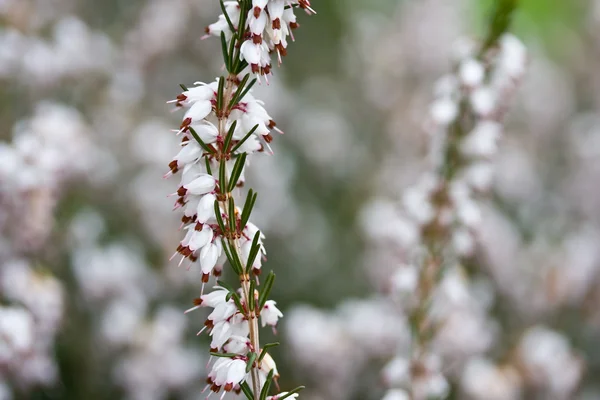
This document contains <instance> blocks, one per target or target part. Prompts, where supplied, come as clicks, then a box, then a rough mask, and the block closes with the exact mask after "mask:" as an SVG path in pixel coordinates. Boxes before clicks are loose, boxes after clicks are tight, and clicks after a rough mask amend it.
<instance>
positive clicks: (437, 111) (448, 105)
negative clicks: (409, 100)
mask: <svg viewBox="0 0 600 400" xmlns="http://www.w3.org/2000/svg"><path fill="white" fill-rule="evenodd" d="M429 113H430V115H431V118H433V121H434V122H435V123H436V124H439V125H449V124H450V123H451V122H452V121H454V120H455V119H456V116H457V115H458V105H457V104H456V102H455V101H454V100H452V99H450V98H448V97H443V98H440V99H437V100H436V101H434V102H433V104H432V105H431V108H430V109H429Z"/></svg>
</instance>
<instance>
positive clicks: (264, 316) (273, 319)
mask: <svg viewBox="0 0 600 400" xmlns="http://www.w3.org/2000/svg"><path fill="white" fill-rule="evenodd" d="M275 304H277V303H275V302H274V301H273V300H267V301H266V302H265V305H264V307H263V309H262V310H261V311H260V321H261V323H262V326H263V328H264V327H265V326H267V325H270V326H275V325H277V321H278V320H279V318H281V317H283V313H282V312H281V311H279V309H278V308H277V307H276V306H275Z"/></svg>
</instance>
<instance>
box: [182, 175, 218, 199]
mask: <svg viewBox="0 0 600 400" xmlns="http://www.w3.org/2000/svg"><path fill="white" fill-rule="evenodd" d="M216 184H217V182H216V180H215V178H214V177H213V176H212V175H209V174H201V175H200V176H198V177H197V178H196V179H194V180H193V181H191V182H190V183H188V184H186V185H183V188H184V189H185V194H191V195H195V196H200V195H203V194H206V193H209V192H212V191H213V190H215V186H216Z"/></svg>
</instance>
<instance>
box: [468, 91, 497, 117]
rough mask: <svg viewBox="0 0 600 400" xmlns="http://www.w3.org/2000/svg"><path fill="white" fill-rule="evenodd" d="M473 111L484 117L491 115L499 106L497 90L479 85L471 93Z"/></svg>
mask: <svg viewBox="0 0 600 400" xmlns="http://www.w3.org/2000/svg"><path fill="white" fill-rule="evenodd" d="M470 100H471V106H472V107H473V111H475V112H476V113H477V114H479V115H480V116H482V117H487V116H489V115H490V114H491V113H492V112H493V111H494V110H495V108H496V106H497V95H496V92H495V91H494V90H493V89H491V88H489V87H479V88H477V89H475V90H474V91H473V93H471V99H470Z"/></svg>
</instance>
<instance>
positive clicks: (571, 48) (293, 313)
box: [0, 0, 600, 400]
mask: <svg viewBox="0 0 600 400" xmlns="http://www.w3.org/2000/svg"><path fill="white" fill-rule="evenodd" d="M491 4H492V0H486V1H483V0H452V1H450V0H404V1H392V0H370V1H358V0H346V1H343V2H342V1H334V0H313V2H312V5H313V7H314V8H315V9H316V10H317V11H318V14H317V15H316V16H312V17H308V16H306V15H304V14H302V13H298V19H299V22H300V25H301V28H300V29H299V30H298V31H297V32H296V42H295V43H293V44H292V45H291V47H290V49H289V56H287V57H286V59H285V60H284V63H283V65H282V67H281V68H275V69H274V72H273V76H272V78H271V79H270V85H269V86H266V85H262V86H261V87H259V88H258V89H257V90H256V97H258V98H260V99H262V100H264V102H265V107H266V109H267V110H268V111H269V112H270V114H271V115H272V116H273V117H274V119H275V120H276V121H277V123H278V126H279V127H281V128H282V129H283V130H284V131H285V134H284V135H283V136H278V137H276V140H275V142H274V150H275V155H274V156H266V155H265V156H261V155H259V156H256V157H255V158H254V159H253V163H252V166H251V168H250V169H249V177H248V181H247V186H248V187H252V188H254V189H255V190H256V191H258V193H259V197H258V203H257V208H256V211H255V213H254V217H253V219H254V222H255V223H256V224H257V225H258V226H260V227H261V228H262V229H263V230H264V231H265V233H266V236H267V240H266V248H267V251H268V255H269V257H268V263H266V264H265V267H264V268H267V269H273V270H275V271H276V273H277V277H278V278H277V282H276V285H275V287H274V289H273V292H272V298H274V299H275V300H276V301H277V302H278V306H279V307H280V308H281V309H282V310H283V312H284V314H285V317H284V318H283V319H282V321H281V322H280V325H279V332H278V337H279V338H278V339H276V340H279V341H281V342H282V346H280V347H279V348H277V349H275V350H274V352H273V353H274V357H275V359H276V360H277V362H278V367H279V370H280V373H281V379H280V385H281V386H282V388H291V387H295V386H297V385H300V384H304V385H306V386H307V387H308V388H307V389H306V390H305V392H304V394H303V395H302V398H303V399H306V400H325V399H328V400H370V399H380V398H381V396H382V395H383V393H384V392H385V390H386V384H385V383H386V382H385V381H386V379H385V370H384V373H383V375H382V372H381V370H382V368H383V367H384V366H385V365H386V363H388V361H389V360H390V359H392V358H393V356H394V354H395V353H396V352H397V351H399V350H398V349H401V348H403V346H404V347H405V346H406V343H407V340H408V336H409V330H408V327H407V324H406V322H405V319H404V318H403V316H402V315H401V313H399V312H397V310H396V309H395V306H394V305H393V303H392V302H390V301H389V300H387V293H386V292H387V290H388V286H389V285H388V282H389V277H390V274H391V271H392V270H393V269H394V268H395V267H396V266H397V264H398V259H397V257H394V255H393V253H394V252H393V248H390V247H389V246H393V244H390V242H389V241H388V239H389V237H382V234H381V232H382V231H386V229H387V231H392V230H393V229H394V227H388V226H386V224H389V223H390V219H388V218H386V212H388V210H389V209H390V208H393V207H395V204H396V203H398V202H399V199H400V196H401V194H402V192H403V189H404V188H405V187H406V186H407V185H410V184H411V183H414V181H415V180H416V178H417V177H418V176H419V173H420V172H421V171H422V170H423V167H424V166H425V164H424V160H425V155H426V153H427V148H426V146H427V135H426V134H425V133H424V132H425V130H424V122H425V120H426V117H427V113H428V110H429V103H430V101H431V99H432V88H433V85H434V82H435V81H436V79H437V78H439V77H440V76H441V75H443V74H444V73H446V72H448V71H449V70H450V68H451V67H452V65H451V63H450V59H451V56H450V53H451V49H452V44H453V43H454V42H455V40H456V39H457V38H459V37H461V36H467V37H474V38H480V37H482V36H483V32H485V27H486V16H487V15H488V14H489V11H490V5H491ZM219 13H220V10H219V5H218V2H217V1H216V0H145V1H142V0H104V1H101V2H100V1H93V0H0V399H1V400H8V399H90V400H101V399H121V398H122V399H136V400H137V399H144V400H154V399H156V400H161V399H165V400H166V399H200V398H204V397H205V394H204V395H202V394H200V391H201V390H202V389H203V388H204V385H205V383H204V380H205V371H206V370H205V365H206V362H207V361H208V358H207V354H208V341H207V337H206V336H200V337H196V335H195V333H196V332H197V331H198V330H199V329H200V327H201V326H202V324H203V321H204V316H203V315H201V314H191V315H184V314H183V312H182V311H183V310H184V309H186V308H188V307H189V304H190V301H191V299H192V298H194V297H196V296H197V295H198V292H199V290H200V276H201V275H200V273H199V271H197V270H194V269H191V270H186V269H185V268H183V267H182V268H177V265H176V264H175V263H170V262H169V261H168V258H169V257H170V255H171V254H172V252H173V251H174V249H175V247H176V246H177V244H178V242H179V240H180V239H181V237H180V236H181V234H180V232H178V231H177V229H178V226H179V218H180V216H179V215H178V214H177V213H173V212H172V211H171V209H172V200H171V199H167V197H166V196H167V194H168V193H171V192H173V191H174V189H175V187H176V185H177V182H176V179H174V180H164V179H162V176H163V174H164V173H165V172H166V171H167V170H168V167H167V164H168V163H169V161H170V160H171V159H172V157H173V155H174V154H176V151H177V148H178V145H177V140H176V138H175V137H174V136H173V135H172V134H171V133H170V131H169V130H170V129H171V128H173V127H176V126H178V125H179V122H180V115H179V114H176V113H172V112H171V109H170V107H169V106H168V105H167V104H165V103H166V101H167V100H169V99H172V98H174V97H175V96H176V95H177V94H178V93H179V86H178V84H180V83H182V84H186V85H191V84H192V83H193V82H195V81H198V80H200V81H211V80H213V79H214V77H215V76H216V75H218V74H219V73H220V71H221V64H222V60H221V53H220V48H219V42H218V40H216V39H209V40H204V41H202V40H200V37H201V36H202V35H203V34H204V28H205V26H207V25H208V24H210V23H212V22H214V21H215V20H216V18H217V15H218V14H219ZM514 22H515V23H514V29H513V32H514V33H515V34H516V35H517V36H519V37H520V38H521V39H522V40H523V41H524V42H525V43H526V45H527V47H528V50H529V52H530V65H529V71H528V73H527V76H526V78H525V80H524V82H523V84H522V86H521V88H520V90H519V94H518V96H517V100H516V102H515V103H514V104H513V106H512V108H511V112H510V113H509V116H508V119H507V121H506V122H507V126H506V132H505V136H504V137H503V138H502V140H501V142H500V152H499V155H498V157H497V159H496V162H495V174H496V178H495V184H494V192H493V193H492V194H491V195H490V196H489V198H488V199H487V200H485V203H484V210H485V212H484V220H483V224H482V227H481V232H480V241H479V242H478V245H477V246H478V248H477V252H476V256H475V257H473V258H472V259H471V260H469V263H470V264H472V265H470V267H472V268H473V270H475V271H477V272H476V273H474V274H473V276H472V279H473V282H474V283H475V284H474V285H473V288H472V290H474V291H475V292H476V293H477V296H476V298H477V299H478V301H480V303H479V304H480V307H478V308H477V312H476V313H469V312H468V310H461V314H460V318H459V319H458V320H457V322H455V323H454V324H453V327H454V328H453V330H452V331H449V332H447V334H446V335H444V336H443V337H442V338H441V339H440V340H439V343H437V346H439V348H440V349H441V350H440V351H441V353H442V354H444V356H445V357H447V359H449V360H451V361H452V363H450V365H451V366H452V367H451V370H450V371H449V373H448V375H449V377H450V382H451V389H452V390H451V398H453V399H473V400H484V399H486V400H488V399H491V400H510V399H565V400H568V399H585V400H593V399H600V285H599V283H600V274H599V268H600V188H599V186H598V182H600V1H598V0H571V1H562V0H522V1H521V5H520V7H519V10H518V11H517V14H516V15H515V21H514ZM383 236H385V235H383ZM382 245H384V247H385V246H388V249H387V251H382V250H381V248H382ZM461 318H462V319H461ZM263 337H264V338H265V339H263V340H271V339H273V335H272V334H271V333H270V332H269V331H267V330H265V333H264V334H263ZM444 349H446V350H449V349H451V350H452V351H447V352H444Z"/></svg>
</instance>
